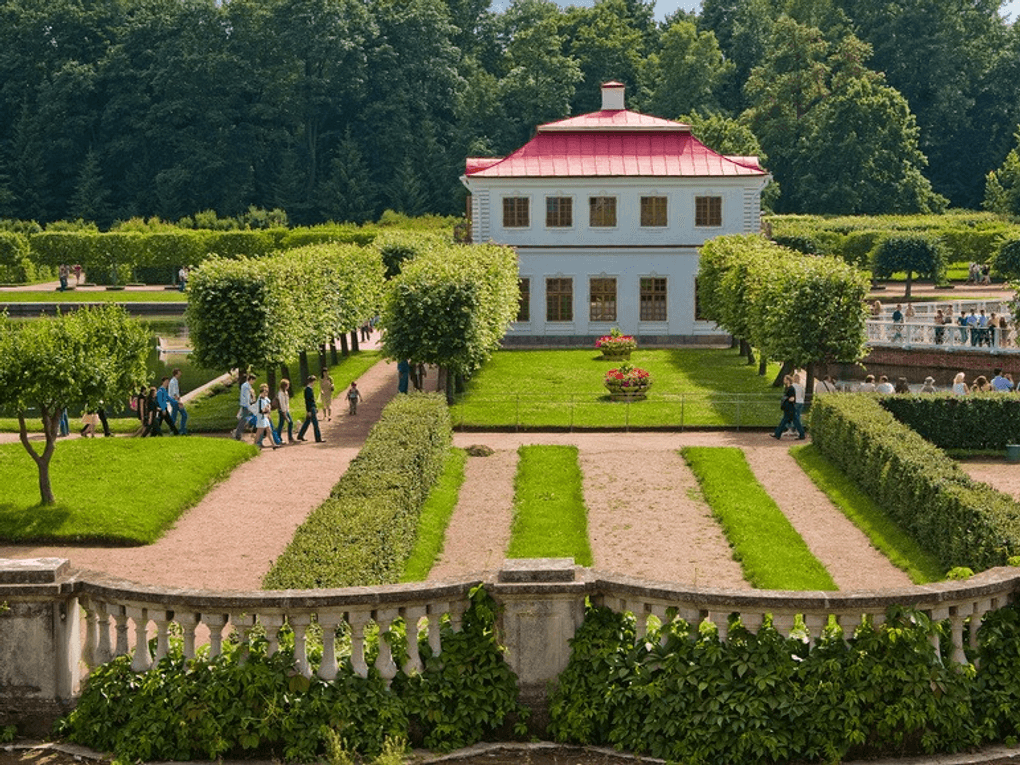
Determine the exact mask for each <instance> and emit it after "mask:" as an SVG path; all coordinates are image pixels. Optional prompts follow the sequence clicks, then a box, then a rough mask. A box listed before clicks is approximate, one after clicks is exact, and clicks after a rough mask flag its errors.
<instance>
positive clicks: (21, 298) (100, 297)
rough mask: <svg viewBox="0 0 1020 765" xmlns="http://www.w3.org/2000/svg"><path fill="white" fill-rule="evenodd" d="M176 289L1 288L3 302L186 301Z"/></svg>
mask: <svg viewBox="0 0 1020 765" xmlns="http://www.w3.org/2000/svg"><path fill="white" fill-rule="evenodd" d="M186 302H188V295H187V293H185V292H178V291H177V290H68V291H67V292H60V291H59V290H3V291H0V305H2V304H3V303H186Z"/></svg>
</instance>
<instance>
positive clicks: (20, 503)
mask: <svg viewBox="0 0 1020 765" xmlns="http://www.w3.org/2000/svg"><path fill="white" fill-rule="evenodd" d="M37 446H38V448H41V445H37ZM257 453H258V451H257V450H256V449H255V447H254V446H252V445H251V444H243V443H238V442H236V441H233V440H232V439H222V438H215V439H213V438H152V439H149V438H146V439H144V440H142V439H126V438H81V439H71V440H67V441H61V442H60V443H59V444H58V445H57V448H56V449H55V450H54V452H53V459H52V461H51V463H50V479H51V482H52V486H53V494H54V496H55V497H56V500H57V504H55V505H52V506H50V507H43V506H41V505H39V504H38V503H39V472H38V470H37V468H36V466H35V462H33V461H32V458H31V457H29V456H28V454H27V453H26V452H25V449H24V447H23V446H22V445H21V444H20V443H14V444H2V445H0V475H2V476H3V477H4V480H3V481H2V482H0V540H3V541H6V542H17V543H24V542H61V543H70V542H75V543H78V542H101V543H104V544H119V545H144V544H150V543H152V542H155V541H156V540H157V539H159V537H160V536H162V535H163V532H164V531H166V529H168V528H169V527H170V526H171V525H173V523H174V521H176V520H177V519H178V518H179V517H180V516H181V514H182V513H183V512H184V511H185V510H187V509H188V508H189V507H192V506H193V505H195V504H196V503H197V502H198V501H199V500H200V499H201V498H202V497H204V496H205V494H206V493H207V492H208V491H209V489H210V488H211V487H212V486H213V485H214V484H216V483H217V482H219V481H221V480H223V479H224V478H226V477H227V476H228V475H229V474H230V472H231V471H232V470H233V469H234V468H235V467H237V466H238V465H240V464H241V463H242V462H245V461H246V460H248V459H250V458H251V457H254V456H255V455H256V454H257Z"/></svg>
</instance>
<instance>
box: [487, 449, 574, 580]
mask: <svg viewBox="0 0 1020 765" xmlns="http://www.w3.org/2000/svg"><path fill="white" fill-rule="evenodd" d="M517 453H518V454H519V455H520V461H519V462H518V463H517V475H516V477H515V478H514V519H513V524H512V526H511V529H510V532H511V533H510V545H509V548H508V550H507V557H508V558H573V559H574V563H576V564H578V565H580V566H590V565H591V564H592V556H591V545H590V544H589V543H588V508H587V507H586V506H585V504H584V492H583V489H582V487H581V467H580V465H579V464H578V461H577V447H576V446H522V447H520V448H519V449H518V450H517Z"/></svg>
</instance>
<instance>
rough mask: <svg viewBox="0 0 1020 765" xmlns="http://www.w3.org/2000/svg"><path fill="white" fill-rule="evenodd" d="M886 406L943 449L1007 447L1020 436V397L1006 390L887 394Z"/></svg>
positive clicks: (883, 401)
mask: <svg viewBox="0 0 1020 765" xmlns="http://www.w3.org/2000/svg"><path fill="white" fill-rule="evenodd" d="M879 400H880V402H881V404H882V406H884V407H885V408H886V409H888V410H889V411H890V412H892V414H893V416H894V417H895V418H896V419H897V420H899V421H900V422H902V423H905V424H906V425H908V426H909V427H911V428H913V429H914V430H916V431H917V432H918V433H919V434H920V435H921V436H922V437H923V438H926V439H927V440H929V441H931V442H932V443H933V444H935V445H936V446H938V447H939V448H941V449H1005V448H1006V446H1007V444H1015V443H1017V442H1018V439H1020V397H1018V396H1011V395H1008V394H1004V393H974V394H972V395H968V396H954V395H952V394H949V393H936V394H935V395H926V396H886V397H884V398H881V399H879Z"/></svg>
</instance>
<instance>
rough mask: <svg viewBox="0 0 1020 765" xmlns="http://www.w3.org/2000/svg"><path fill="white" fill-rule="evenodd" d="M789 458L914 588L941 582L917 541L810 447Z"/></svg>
mask: <svg viewBox="0 0 1020 765" xmlns="http://www.w3.org/2000/svg"><path fill="white" fill-rule="evenodd" d="M790 454H792V455H793V458H794V459H795V460H797V464H798V465H800V467H801V470H803V471H804V472H805V473H806V474H807V476H808V477H809V478H810V479H811V480H812V481H814V484H815V486H817V487H818V488H819V489H820V490H821V491H823V492H824V493H825V495H826V496H827V497H828V498H829V499H830V500H831V501H832V504H834V505H835V506H836V507H837V508H839V510H840V511H841V512H842V513H843V515H845V516H846V517H847V518H849V519H850V521H851V522H852V523H853V524H854V525H855V526H856V527H857V528H859V529H860V530H861V531H863V532H864V533H865V534H866V535H867V537H868V539H870V540H871V544H873V545H874V546H875V548H876V549H878V550H880V551H881V552H882V554H883V555H885V556H886V557H887V558H888V559H889V560H890V562H891V563H892V564H893V565H894V566H896V567H897V568H899V569H902V570H903V571H905V572H906V574H907V576H909V577H910V580H911V581H912V582H913V583H914V584H927V583H928V582H938V581H941V580H942V578H943V571H942V567H941V566H940V565H939V562H938V559H937V558H936V557H935V556H934V555H931V554H930V553H927V552H925V551H924V550H923V549H922V548H921V546H920V545H919V544H918V543H917V541H916V540H915V539H914V538H913V537H912V536H911V535H910V534H909V533H908V532H907V531H906V530H904V529H903V527H902V526H900V525H899V524H898V523H896V521H894V520H893V519H892V518H890V517H889V516H888V515H887V514H886V513H885V511H883V510H882V508H880V507H879V506H878V505H877V504H875V503H874V502H873V501H872V500H871V498H870V497H868V496H867V495H865V494H864V493H863V492H862V491H861V490H860V489H858V488H857V487H856V486H855V485H854V484H853V482H851V481H850V479H848V478H847V477H846V476H845V475H843V473H842V472H841V471H840V470H839V468H837V467H836V466H835V465H833V464H832V463H831V462H830V461H829V460H828V459H826V457H825V456H824V455H823V454H822V453H821V452H820V451H818V449H817V448H816V447H815V446H814V445H813V444H807V445H804V446H795V447H793V448H792V449H790Z"/></svg>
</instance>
